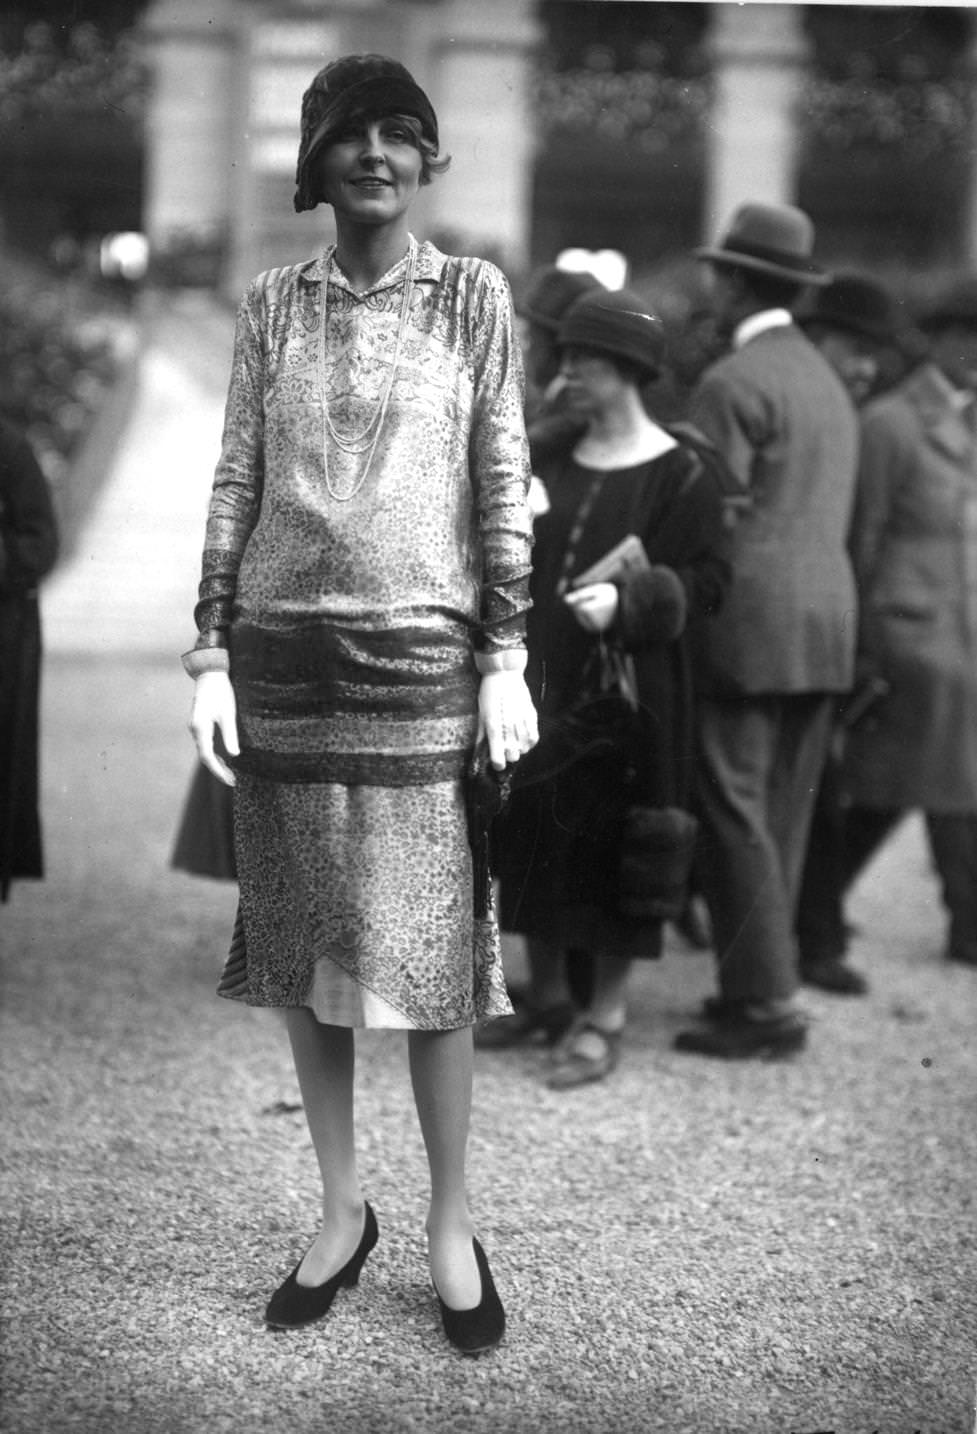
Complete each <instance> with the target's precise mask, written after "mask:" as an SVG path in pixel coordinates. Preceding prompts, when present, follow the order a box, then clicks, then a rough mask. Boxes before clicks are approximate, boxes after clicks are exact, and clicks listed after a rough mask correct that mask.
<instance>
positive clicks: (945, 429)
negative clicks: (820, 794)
mask: <svg viewBox="0 0 977 1434" xmlns="http://www.w3.org/2000/svg"><path fill="white" fill-rule="evenodd" d="M920 327H921V328H922V329H923V331H924V333H925V334H926V335H927V338H928V341H929V354H928V358H927V359H926V361H924V362H923V363H921V364H920V365H919V366H918V367H917V368H915V369H914V370H913V371H912V372H911V373H910V374H909V375H908V377H907V378H905V379H904V380H903V382H902V383H901V384H899V385H898V387H896V388H894V389H892V390H891V391H890V392H888V393H886V394H883V395H882V396H881V397H879V398H877V399H875V400H873V402H872V403H870V404H869V405H868V406H867V408H866V409H865V412H864V417H863V421H862V451H861V459H860V463H859V475H858V490H857V500H856V507H855V517H854V522H853V525H852V556H853V559H854V562H855V570H856V574H857V578H858V585H859V592H860V594H861V620H860V623H859V663H860V666H861V667H862V668H864V669H865V670H866V671H867V672H872V671H874V672H876V673H877V674H878V676H879V677H880V679H881V682H882V686H883V695H882V696H881V697H880V698H879V700H878V701H877V703H876V704H875V706H874V707H873V708H872V710H871V712H870V713H869V714H868V715H867V718H866V720H865V721H864V722H863V723H861V724H859V726H858V727H856V729H855V730H854V732H853V733H852V735H851V737H850V739H849V742H848V748H847V753H846V762H845V773H844V780H845V786H846V790H847V792H848V794H849V797H850V799H851V803H852V808H851V810H852V812H853V813H860V814H861V819H862V820H863V821H865V820H867V819H871V818H872V817H873V816H874V818H875V820H876V821H877V822H881V823H882V824H886V823H891V821H892V820H893V818H894V817H895V816H896V815H897V814H899V813H901V812H903V811H905V810H907V809H909V808H917V809H921V810H922V811H924V812H925V813H926V820H927V827H928V831H929V838H930V844H931V847H932V852H933V858H934V862H935V865H936V868H937V871H938V872H939V875H940V879H941V883H942V887H943V900H944V904H945V906H946V908H947V911H948V913H949V918H950V920H949V933H948V939H947V946H946V956H947V958H948V959H949V960H950V961H953V962H957V963H960V964H963V965H967V966H977V278H973V279H969V280H965V281H964V282H962V283H959V284H955V285H954V286H952V287H951V288H950V289H949V290H948V291H947V292H946V293H945V294H944V295H943V296H942V297H941V298H940V299H939V301H938V302H937V303H936V304H935V306H933V307H932V308H931V310H930V311H929V312H928V313H927V314H924V315H923V316H922V318H921V319H920ZM848 844H849V842H848V839H847V837H846V847H847V846H848Z"/></svg>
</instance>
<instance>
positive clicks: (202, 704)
mask: <svg viewBox="0 0 977 1434" xmlns="http://www.w3.org/2000/svg"><path fill="white" fill-rule="evenodd" d="M190 731H191V732H192V733H193V740H194V741H195V742H196V744H197V752H198V754H199V756H200V760H201V762H203V764H204V766H205V767H206V768H207V769H208V771H211V772H213V774H214V776H215V777H218V778H219V779H220V780H221V781H222V782H224V783H226V785H227V786H229V787H233V786H234V782H235V777H234V773H233V772H232V771H231V769H230V767H229V766H228V765H227V763H226V762H224V761H222V760H221V758H220V757H219V756H218V755H217V753H216V752H215V751H214V732H215V731H217V732H220V734H221V740H222V741H223V743H224V746H225V748H226V749H227V751H228V752H229V753H230V755H231V756H232V757H236V756H237V755H238V753H239V752H240V750H241V748H240V746H239V745H238V740H237V702H236V701H235V698H234V688H233V687H232V686H231V679H230V677H228V675H227V673H226V672H202V673H201V674H200V676H199V677H197V678H195V680H194V687H193V708H192V710H191V712H190Z"/></svg>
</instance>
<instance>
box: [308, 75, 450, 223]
mask: <svg viewBox="0 0 977 1434" xmlns="http://www.w3.org/2000/svg"><path fill="white" fill-rule="evenodd" d="M364 114H365V115H388V114H403V115H410V116H411V117H412V118H413V119H416V120H417V122H418V124H419V125H420V126H421V134H422V135H423V136H424V137H425V139H427V140H429V141H430V143H431V144H432V145H433V146H434V149H435V151H437V148H438V121H437V116H436V115H435V113H434V108H433V106H432V104H431V101H430V100H429V99H428V97H427V95H426V94H425V93H424V91H423V90H422V89H421V87H420V85H419V84H418V83H417V82H416V80H415V79H414V77H413V75H412V74H411V73H410V71H409V70H408V69H405V67H404V66H403V65H401V64H400V63H399V62H398V61H397V60H389V59H387V57H386V56H385V55H345V56H343V58H342V59H340V60H333V61H332V62H331V63H330V64H328V65H326V66H325V68H324V69H321V70H320V71H319V73H318V74H317V75H316V77H315V79H314V80H313V81H312V83H311V85H309V88H308V89H307V90H306V92H305V94H304V95H303V96H302V120H301V126H302V133H301V139H300V141H299V155H298V163H297V165H296V169H295V184H296V190H295V201H294V203H295V208H296V210H297V211H298V212H299V213H301V212H302V210H304V209H314V208H315V207H316V205H317V204H319V203H320V202H321V200H322V195H321V194H320V193H319V192H318V186H317V185H315V184H314V183H313V176H312V167H313V163H314V161H315V159H316V156H317V155H318V154H319V152H320V150H321V149H322V147H323V145H325V144H328V143H329V141H330V139H331V138H332V137H333V136H334V135H336V134H337V133H338V132H339V131H340V130H341V129H343V128H344V127H345V125H346V124H347V123H348V122H349V121H350V120H351V119H352V118H353V117H354V116H356V115H364Z"/></svg>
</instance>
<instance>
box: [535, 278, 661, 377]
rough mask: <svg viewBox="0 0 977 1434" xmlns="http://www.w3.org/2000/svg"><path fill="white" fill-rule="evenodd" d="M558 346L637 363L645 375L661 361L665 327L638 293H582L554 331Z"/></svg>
mask: <svg viewBox="0 0 977 1434" xmlns="http://www.w3.org/2000/svg"><path fill="white" fill-rule="evenodd" d="M556 337H557V343H558V345H559V346H560V348H571V347H572V348H581V349H589V350H591V351H592V352H594V353H599V354H606V355H607V356H608V357H610V358H619V359H625V360H627V362H629V363H632V364H635V365H637V367H638V368H640V369H642V370H643V371H644V372H645V373H646V374H647V375H648V377H649V378H653V377H654V376H655V375H657V374H658V373H660V372H661V367H662V364H663V363H664V361H665V328H664V325H663V324H662V321H661V319H660V318H658V316H657V314H653V313H652V312H651V310H650V309H649V308H648V305H647V304H646V302H645V301H644V299H642V298H641V296H640V295H639V294H635V293H632V292H631V291H630V290H629V289H616V290H613V291H610V292H609V291H607V290H602V291H600V292H598V293H590V294H584V295H583V296H582V298H579V299H577V300H576V301H575V302H574V303H573V304H571V305H570V308H569V309H568V310H567V312H566V314H565V315H564V318H563V322H562V323H561V324H560V327H559V329H558V330H557V336H556Z"/></svg>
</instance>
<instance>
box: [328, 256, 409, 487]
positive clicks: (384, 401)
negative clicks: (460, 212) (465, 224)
mask: <svg viewBox="0 0 977 1434" xmlns="http://www.w3.org/2000/svg"><path fill="white" fill-rule="evenodd" d="M335 252H336V246H335V245H332V246H330V248H328V249H327V250H326V252H325V254H324V255H323V257H322V300H321V304H320V320H319V391H320V393H321V395H322V465H323V473H324V475H325V480H326V490H327V492H328V493H329V496H330V497H331V498H335V499H336V501H337V503H349V502H350V501H351V500H352V499H353V498H355V497H356V495H357V493H358V492H359V491H360V489H361V488H362V487H363V484H364V483H365V482H366V480H367V477H368V476H369V472H370V469H371V467H372V466H373V456H374V454H375V453H376V451H377V444H378V443H379V441H380V432H381V430H382V428H383V421H384V419H385V418H386V416H387V408H388V406H389V404H390V395H391V394H392V392H393V386H394V379H395V378H396V376H397V364H398V363H399V361H400V351H401V348H402V346H403V342H404V335H405V334H406V332H407V319H408V315H409V314H410V301H411V295H412V294H413V291H414V275H415V273H416V271H417V241H416V240H415V238H414V236H413V235H412V234H411V235H408V241H407V270H406V273H405V275H404V288H403V294H402V296H401V300H400V318H399V319H398V321H397V338H396V341H395V343H394V353H393V359H392V361H391V364H390V368H389V370H388V372H387V378H386V381H385V383H384V386H383V390H382V392H381V394H380V397H379V399H378V400H377V405H376V407H375V409H374V410H373V412H372V413H371V415H370V417H369V419H368V420H367V423H366V426H365V427H364V428H363V430H362V431H361V432H360V433H342V432H341V431H340V430H339V429H338V428H337V427H336V425H335V424H334V423H333V421H332V417H331V415H330V413H329V402H328V399H327V396H326V327H327V319H328V314H329V269H330V266H331V264H332V261H333V256H334V255H335ZM327 435H328V437H329V438H331V439H332V441H333V442H334V443H335V445H336V447H337V448H341V449H342V451H343V452H344V453H349V454H354V455H356V456H359V455H360V454H362V453H365V454H366V463H365V464H364V466H363V472H362V473H361V474H360V476H359V478H358V479H357V480H356V481H355V482H354V484H353V486H352V488H351V489H350V490H349V492H348V493H341V492H339V491H338V490H337V489H336V488H334V487H333V485H332V482H331V481H330V478H329V455H328V451H327V450H328V442H327Z"/></svg>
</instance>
